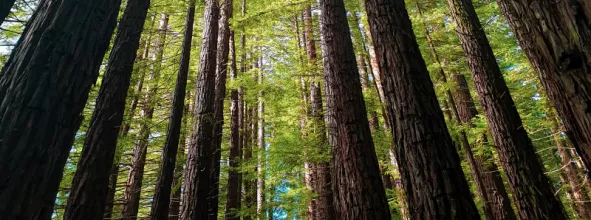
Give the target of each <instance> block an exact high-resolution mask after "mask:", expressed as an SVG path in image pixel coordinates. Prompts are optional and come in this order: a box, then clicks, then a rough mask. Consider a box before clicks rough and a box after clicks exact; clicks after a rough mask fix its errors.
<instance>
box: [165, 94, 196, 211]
mask: <svg viewBox="0 0 591 220" xmlns="http://www.w3.org/2000/svg"><path fill="white" fill-rule="evenodd" d="M191 100H192V99H191V93H187V97H186V100H185V108H184V111H183V130H181V137H180V139H181V140H182V141H181V143H180V149H179V152H178V154H177V160H176V168H174V173H175V174H174V175H175V176H174V182H173V183H172V185H173V191H172V195H171V199H170V207H169V208H168V210H169V215H168V216H169V217H168V219H169V220H178V219H180V211H181V210H180V208H181V195H182V191H183V190H182V188H183V174H184V173H185V172H184V171H185V170H184V165H185V159H186V158H185V149H186V147H187V143H188V142H189V139H188V135H187V134H188V133H189V129H188V124H189V123H188V121H189V119H188V116H189V113H190V112H193V109H194V108H195V106H194V105H193V104H194V103H193V104H191V103H192V102H191Z"/></svg>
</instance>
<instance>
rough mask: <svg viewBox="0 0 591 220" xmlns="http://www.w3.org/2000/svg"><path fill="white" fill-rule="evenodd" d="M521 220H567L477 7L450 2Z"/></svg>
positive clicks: (455, 0)
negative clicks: (528, 132) (539, 158)
mask: <svg viewBox="0 0 591 220" xmlns="http://www.w3.org/2000/svg"><path fill="white" fill-rule="evenodd" d="M447 3H448V5H449V8H450V12H451V15H452V17H453V19H454V21H455V23H456V31H457V33H459V34H458V37H459V39H460V42H461V44H462V48H463V49H464V54H465V55H466V58H467V61H468V67H469V68H470V71H471V72H472V75H473V80H474V84H475V86H476V91H477V92H478V94H479V98H480V104H481V105H482V106H483V109H484V115H485V116H486V121H487V123H488V126H489V129H490V132H491V135H492V138H493V141H494V143H495V146H496V149H497V152H498V154H499V159H500V161H501V165H502V166H503V170H504V171H505V173H506V174H507V179H508V180H509V187H510V189H511V192H512V194H513V201H514V202H515V206H516V208H517V213H518V215H519V217H520V218H521V219H565V218H566V216H565V214H564V211H563V208H562V204H561V203H560V201H558V199H557V198H556V197H555V196H554V190H553V187H552V185H551V182H550V180H549V179H548V178H547V177H546V175H545V174H544V169H543V166H542V164H541V162H540V161H539V160H538V157H537V155H536V151H535V149H534V146H533V144H532V142H531V140H530V139H529V137H528V134H527V131H526V130H525V129H524V128H523V123H522V121H521V117H520V116H519V113H518V112H517V108H516V107H515V103H514V102H513V99H512V98H511V94H510V92H509V88H507V84H506V83H505V80H504V79H503V75H502V73H501V69H500V68H499V65H498V64H497V62H496V59H495V55H494V53H493V51H492V48H491V47H490V44H489V42H488V39H487V38H486V34H485V33H484V30H483V29H482V26H481V24H480V21H479V20H478V16H477V15H476V11H475V10H474V6H473V5H472V1H470V0H447Z"/></svg>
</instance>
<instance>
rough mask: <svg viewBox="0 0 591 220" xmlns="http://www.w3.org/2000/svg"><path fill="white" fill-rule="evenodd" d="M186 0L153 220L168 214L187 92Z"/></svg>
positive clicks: (191, 10) (191, 15) (190, 14)
mask: <svg viewBox="0 0 591 220" xmlns="http://www.w3.org/2000/svg"><path fill="white" fill-rule="evenodd" d="M188 3H189V6H188V9H187V16H186V20H185V33H184V38H183V45H182V52H181V60H180V66H179V71H178V75H177V80H176V87H175V89H174V94H173V100H172V111H171V113H170V119H169V122H168V131H167V132H166V142H165V144H164V149H163V151H162V164H161V166H160V176H159V177H158V182H157V183H156V191H155V192H154V198H153V202H152V209H151V213H150V216H151V219H153V220H157V219H162V220H167V219H168V214H169V210H168V208H169V204H170V196H171V188H172V182H173V179H174V170H175V166H176V158H177V152H178V148H179V140H180V136H181V125H182V123H183V120H182V119H183V115H184V114H183V112H184V107H185V96H186V93H187V92H186V89H187V76H188V75H189V61H190V59H191V48H192V45H191V43H192V40H193V23H194V20H195V0H189V2H188ZM182 141H184V140H182Z"/></svg>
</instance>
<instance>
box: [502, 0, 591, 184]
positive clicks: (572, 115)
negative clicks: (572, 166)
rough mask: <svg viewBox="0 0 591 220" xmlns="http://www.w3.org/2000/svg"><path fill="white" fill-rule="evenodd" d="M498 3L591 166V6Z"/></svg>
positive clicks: (579, 1) (528, 0) (581, 1)
mask: <svg viewBox="0 0 591 220" xmlns="http://www.w3.org/2000/svg"><path fill="white" fill-rule="evenodd" d="M498 4H499V7H500V8H501V11H502V12H503V14H504V16H505V18H507V20H508V21H509V25H510V26H511V29H513V32H514V33H515V36H516V37H517V40H518V41H519V45H520V46H521V48H522V49H523V51H524V52H525V54H526V55H527V57H528V58H529V61H530V62H531V64H532V67H533V68H534V70H535V71H536V72H537V74H538V77H539V78H540V81H541V82H542V85H543V87H544V89H545V90H546V92H547V93H548V98H549V99H550V101H551V102H552V104H553V105H554V107H556V110H557V112H558V115H559V116H560V119H562V122H563V123H564V126H565V128H566V134H567V136H568V137H569V139H570V140H571V142H572V143H573V146H574V147H575V148H576V149H577V152H578V154H579V155H580V156H581V158H582V160H583V162H584V163H585V165H586V166H587V168H589V167H591V111H590V109H591V78H590V77H589V76H588V74H589V73H590V72H591V3H590V2H589V1H586V0H565V1H536V0H499V1H498ZM587 171H588V172H591V171H590V170H589V169H587ZM587 175H588V177H587V178H591V173H588V174H587Z"/></svg>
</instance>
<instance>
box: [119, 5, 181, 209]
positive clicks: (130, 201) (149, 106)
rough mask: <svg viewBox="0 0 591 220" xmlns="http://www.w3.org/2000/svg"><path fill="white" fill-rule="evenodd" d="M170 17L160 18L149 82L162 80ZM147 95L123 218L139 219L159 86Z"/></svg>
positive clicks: (127, 185) (163, 16)
mask: <svg viewBox="0 0 591 220" xmlns="http://www.w3.org/2000/svg"><path fill="white" fill-rule="evenodd" d="M168 20H169V15H168V14H167V13H162V15H161V17H160V26H159V28H158V31H159V32H160V33H159V35H160V36H159V37H158V39H157V43H156V44H157V46H156V50H155V52H154V54H153V60H152V62H154V63H153V64H152V67H151V70H150V71H151V72H150V74H149V77H148V78H149V81H153V82H158V80H159V78H160V71H161V66H162V65H161V64H162V58H163V54H164V44H165V42H166V31H167V28H168ZM146 91H148V93H146V94H145V95H144V97H143V99H144V100H143V108H142V115H141V116H142V117H144V120H142V122H141V123H140V125H139V129H138V135H139V136H138V138H139V139H138V140H137V142H136V145H135V146H134V148H133V156H132V159H131V170H130V171H129V176H128V178H127V183H126V185H125V193H124V202H123V203H124V204H123V209H122V211H121V218H124V219H137V214H138V210H139V203H140V199H141V192H142V184H143V178H144V166H145V165H146V156H147V153H148V147H149V137H150V134H151V131H150V130H151V129H150V126H151V125H150V122H151V120H152V118H153V116H154V96H155V95H156V92H157V91H158V87H157V86H152V87H150V86H146Z"/></svg>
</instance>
